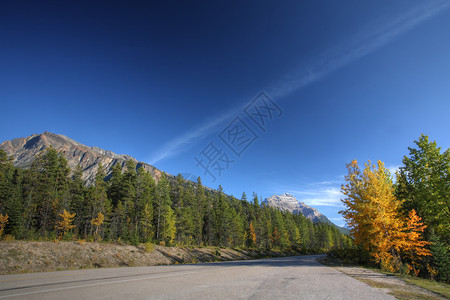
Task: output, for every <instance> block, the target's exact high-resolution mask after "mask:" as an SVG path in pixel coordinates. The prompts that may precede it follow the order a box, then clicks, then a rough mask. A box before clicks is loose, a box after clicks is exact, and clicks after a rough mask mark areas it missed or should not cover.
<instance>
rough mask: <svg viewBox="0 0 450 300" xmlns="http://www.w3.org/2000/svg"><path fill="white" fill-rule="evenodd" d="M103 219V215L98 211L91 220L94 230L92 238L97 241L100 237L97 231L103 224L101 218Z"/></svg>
mask: <svg viewBox="0 0 450 300" xmlns="http://www.w3.org/2000/svg"><path fill="white" fill-rule="evenodd" d="M104 219H105V216H104V215H103V214H102V213H101V212H99V213H98V214H97V218H94V219H92V220H91V224H92V225H94V226H95V232H94V240H95V241H97V240H99V239H100V235H99V231H100V227H101V226H102V224H103V220H104Z"/></svg>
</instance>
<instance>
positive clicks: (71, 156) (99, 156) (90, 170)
mask: <svg viewBox="0 0 450 300" xmlns="http://www.w3.org/2000/svg"><path fill="white" fill-rule="evenodd" d="M50 146H52V147H53V148H55V149H56V150H57V151H60V152H62V153H63V154H64V156H65V157H66V159H67V161H68V165H69V166H70V168H72V169H75V167H76V166H77V165H80V166H81V168H82V169H83V179H84V180H85V181H86V184H88V185H89V184H91V183H93V182H94V179H95V174H96V173H97V169H98V166H99V164H100V163H101V164H102V165H103V167H104V168H105V170H106V174H107V176H108V175H109V174H110V173H111V168H112V167H113V166H114V165H115V164H120V165H122V166H124V165H125V162H126V161H127V160H134V161H135V162H136V164H137V168H139V167H143V168H144V169H145V170H147V171H149V172H150V173H151V174H152V176H153V178H155V180H158V179H159V178H160V177H161V175H162V173H163V172H162V171H160V170H158V169H156V168H155V167H153V166H151V165H149V164H146V163H143V162H139V161H137V160H136V159H135V158H133V157H131V156H129V155H125V154H116V153H114V152H111V151H109V150H104V149H100V148H98V147H89V146H86V145H83V144H80V143H78V142H76V141H74V140H72V139H70V138H68V137H66V136H64V135H61V134H54V133H51V132H44V133H41V134H33V135H31V136H29V137H25V138H17V139H13V140H11V141H5V142H3V143H1V144H0V149H3V150H5V151H6V153H7V154H8V155H10V156H12V157H13V163H14V165H15V166H17V167H20V168H29V167H30V166H31V164H32V163H33V161H34V159H35V158H36V157H37V156H38V155H40V154H42V153H43V152H45V150H46V149H47V148H48V147H50ZM166 175H168V176H169V177H173V176H172V175H170V174H167V173H166Z"/></svg>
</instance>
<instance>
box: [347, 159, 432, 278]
mask: <svg viewBox="0 0 450 300" xmlns="http://www.w3.org/2000/svg"><path fill="white" fill-rule="evenodd" d="M347 169H348V174H347V176H346V177H345V180H346V182H347V183H346V184H345V185H342V186H341V191H342V193H343V194H344V195H345V196H346V198H344V199H342V200H341V201H342V202H343V203H344V206H345V209H344V210H343V211H340V212H339V213H341V214H342V215H343V216H344V219H345V220H346V221H347V224H348V225H349V226H350V228H351V229H350V233H351V235H352V236H353V238H354V244H355V245H360V246H361V247H363V248H364V249H365V250H367V251H368V252H369V254H370V255H371V256H372V258H373V259H374V260H375V261H376V262H377V263H379V264H380V266H381V267H382V268H383V269H385V270H388V271H398V270H399V268H400V267H401V265H402V258H404V259H406V260H408V261H409V262H410V264H407V267H408V269H409V270H410V271H412V272H413V273H414V274H415V275H417V274H418V273H419V266H420V264H419V261H420V260H421V259H422V257H423V256H428V255H430V251H429V250H428V249H426V246H427V245H429V243H428V242H426V241H423V239H422V233H423V231H424V229H425V227H426V226H424V225H423V223H421V222H420V217H419V216H417V214H416V212H415V211H414V210H412V211H411V212H410V213H409V216H408V218H407V219H405V218H404V217H403V216H402V214H401V208H402V203H403V201H402V200H400V199H397V198H396V197H395V195H394V186H393V183H392V178H391V174H390V173H389V170H388V169H386V168H385V167H384V164H383V162H381V161H378V162H377V165H376V166H375V165H373V164H372V163H371V162H370V161H368V162H367V163H366V164H365V167H364V170H361V169H360V168H359V166H358V162H357V161H356V160H353V161H352V162H351V163H350V164H347ZM401 255H403V257H402V256H401Z"/></svg>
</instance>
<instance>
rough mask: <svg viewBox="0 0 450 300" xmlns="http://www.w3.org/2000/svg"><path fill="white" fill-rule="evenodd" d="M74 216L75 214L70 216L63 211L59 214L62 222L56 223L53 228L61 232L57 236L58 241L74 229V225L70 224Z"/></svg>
mask: <svg viewBox="0 0 450 300" xmlns="http://www.w3.org/2000/svg"><path fill="white" fill-rule="evenodd" d="M75 215H76V214H75V213H73V214H71V213H70V212H68V211H66V210H65V209H64V211H63V213H62V214H59V216H60V217H61V218H62V220H59V221H57V222H56V225H55V228H56V229H58V230H60V232H61V233H60V235H59V236H58V238H59V239H62V238H63V237H64V236H65V235H66V233H67V232H68V231H69V230H70V229H72V228H75V225H73V224H72V222H73V218H74V217H75Z"/></svg>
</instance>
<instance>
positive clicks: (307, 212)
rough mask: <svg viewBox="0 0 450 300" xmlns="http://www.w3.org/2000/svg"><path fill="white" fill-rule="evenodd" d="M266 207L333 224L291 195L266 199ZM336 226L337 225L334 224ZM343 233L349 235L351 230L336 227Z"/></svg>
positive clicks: (264, 202)
mask: <svg viewBox="0 0 450 300" xmlns="http://www.w3.org/2000/svg"><path fill="white" fill-rule="evenodd" d="M262 203H263V204H264V205H267V206H270V207H275V208H277V209H279V210H281V211H289V212H291V213H293V214H300V213H301V214H303V215H304V216H305V217H307V218H308V219H310V220H311V221H313V222H323V223H330V224H333V222H331V221H330V220H329V219H328V218H327V217H326V216H325V215H323V214H321V213H320V212H319V211H318V210H317V209H315V208H314V207H310V206H308V205H306V204H305V203H303V202H299V201H298V200H297V199H296V198H295V197H294V196H292V195H291V194H288V193H285V194H283V195H279V196H278V195H273V196H271V197H268V198H266V199H265V200H264V201H263V202H262ZM333 225H335V224H333ZM335 226H336V227H337V228H338V229H339V230H340V231H341V232H342V233H345V234H348V233H349V230H348V229H347V228H344V227H340V226H337V225H335Z"/></svg>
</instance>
